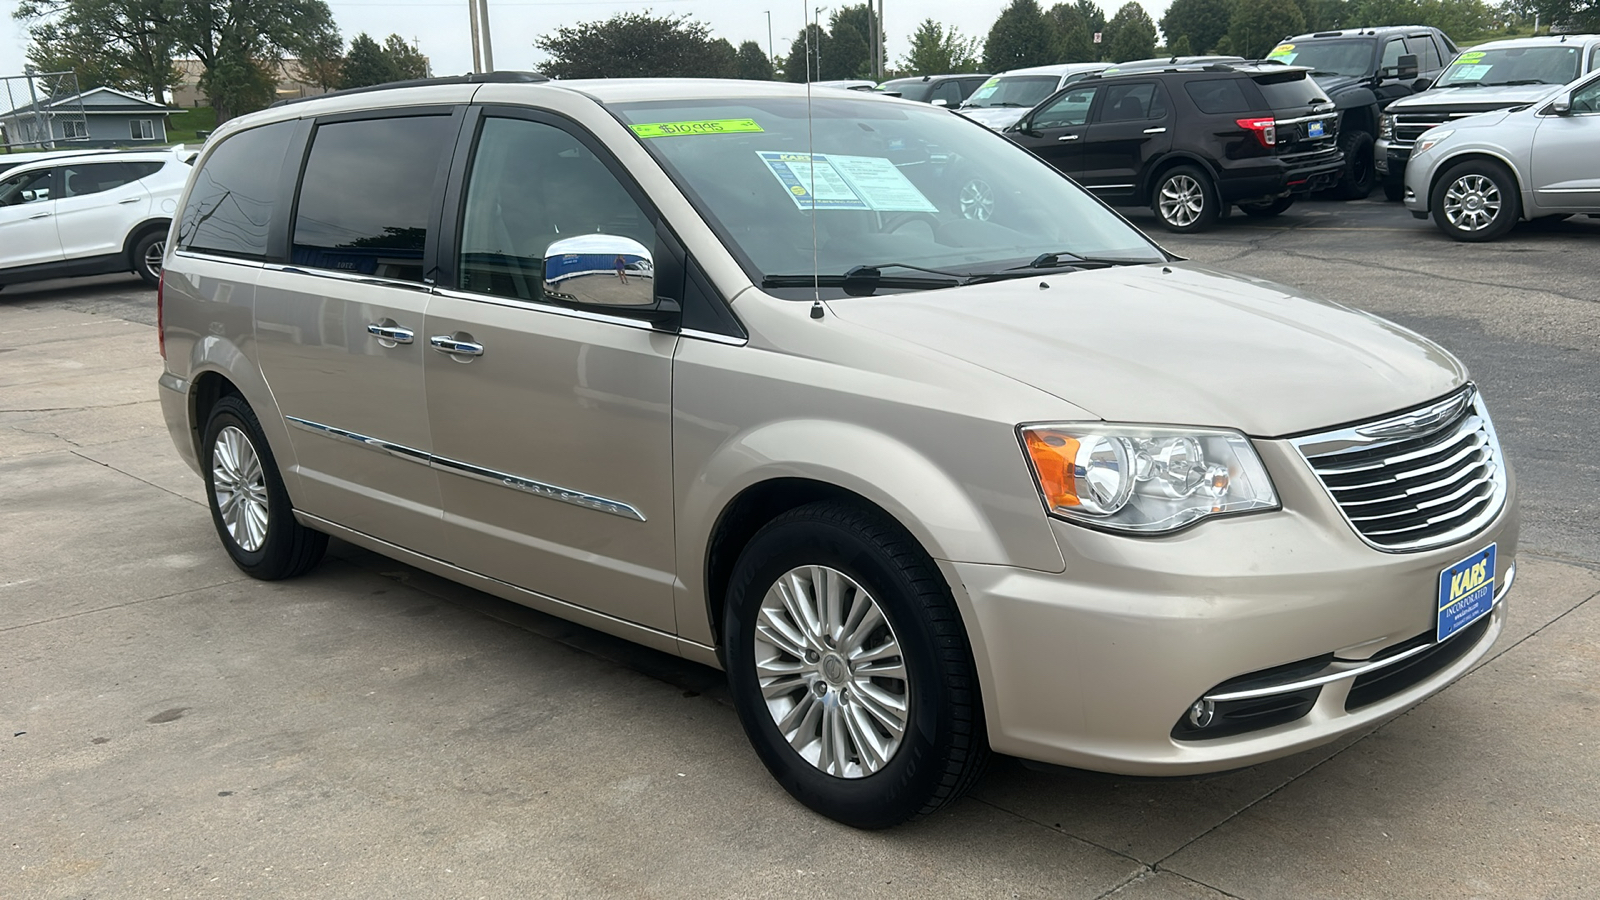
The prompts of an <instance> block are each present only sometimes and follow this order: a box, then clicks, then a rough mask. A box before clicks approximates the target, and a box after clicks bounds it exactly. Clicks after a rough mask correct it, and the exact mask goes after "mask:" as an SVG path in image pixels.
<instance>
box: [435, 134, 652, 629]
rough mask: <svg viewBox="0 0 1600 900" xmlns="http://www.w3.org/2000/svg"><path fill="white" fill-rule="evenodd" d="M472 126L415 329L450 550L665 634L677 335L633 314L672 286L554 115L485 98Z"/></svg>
mask: <svg viewBox="0 0 1600 900" xmlns="http://www.w3.org/2000/svg"><path fill="white" fill-rule="evenodd" d="M468 127H469V128H471V127H473V126H471V125H469V126H468ZM477 131H478V134H477V136H476V138H475V147H474V149H473V151H472V154H471V162H470V165H469V167H468V169H467V171H466V173H465V175H464V186H463V191H462V193H463V195H464V199H463V203H462V205H461V207H460V208H461V210H462V214H461V221H460V223H459V226H458V227H457V228H455V229H452V231H451V235H452V238H453V239H454V240H455V242H456V244H457V246H456V249H455V251H454V252H453V254H452V255H451V257H450V258H452V259H453V260H454V261H455V267H454V273H455V274H454V283H455V286H454V288H453V289H443V288H441V290H440V291H439V292H438V294H437V295H436V296H435V297H434V299H433V301H432V303H431V305H430V306H429V307H428V320H427V327H426V335H427V339H428V340H429V341H430V342H431V346H430V347H429V349H428V350H427V351H426V355H427V359H426V362H425V363H424V365H425V368H426V371H427V382H428V386H427V392H428V418H429V420H430V421H431V422H432V427H433V448H434V465H435V467H436V469H437V471H438V472H439V479H440V481H439V486H440V490H441V492H442V494H443V497H444V511H445V518H446V520H447V522H448V523H449V525H450V535H451V541H452V543H451V547H450V556H449V559H450V560H451V561H452V562H454V563H456V564H457V565H460V566H462V567H464V568H467V569H470V570H472V571H475V572H479V573H482V574H484V575H488V576H491V577H493V578H497V579H500V580H502V581H506V582H510V583H512V584H515V585H518V586H520V587H524V588H528V589H531V590H534V591H537V592H539V593H541V594H544V595H546V596H549V597H554V598H556V599H558V600H562V601H565V602H567V603H571V604H575V605H577V606H582V607H585V608H588V609H592V610H596V611H599V612H602V613H605V614H607V615H611V616H615V617H617V618H619V619H624V620H626V621H629V622H635V623H638V624H641V625H645V626H647V627H650V628H654V629H656V630H659V631H663V632H669V633H670V632H674V631H675V630H676V624H677V623H676V617H675V615H674V613H673V598H672V583H673V577H674V574H673V573H674V571H675V568H674V562H673V560H674V552H673V551H674V547H673V503H672V497H673V494H672V354H673V350H674V348H675V346H676V344H677V335H676V334H673V333H668V332H665V331H660V330H656V329H654V328H652V327H651V326H650V325H649V323H648V322H646V321H644V320H643V319H640V318H638V317H636V316H634V315H632V314H631V313H630V312H629V310H628V307H629V306H634V307H637V306H640V305H645V304H649V303H652V302H653V301H654V298H655V296H656V295H658V294H668V295H670V294H674V293H680V294H681V285H680V286H677V287H669V286H667V285H665V284H662V285H656V284H655V277H654V276H655V274H656V272H655V267H654V265H653V258H654V256H655V255H657V254H655V253H654V250H653V248H654V245H655V228H656V226H655V223H654V216H653V214H652V213H650V212H647V211H646V204H645V203H644V201H643V195H642V194H640V193H638V192H637V190H636V188H632V187H625V186H624V181H623V180H622V179H621V178H620V177H619V175H618V172H620V169H619V168H617V167H616V165H615V164H614V162H613V161H612V160H611V159H610V158H609V157H608V156H604V155H602V154H601V152H600V150H599V148H598V147H597V146H596V145H595V144H594V143H593V141H592V139H589V138H587V137H586V136H585V137H579V136H578V135H576V134H574V133H573V132H572V131H569V130H568V129H567V128H566V127H565V126H563V125H562V124H561V123H560V120H558V119H555V118H547V117H541V116H540V115H539V114H537V113H526V112H523V113H519V112H516V111H503V112H494V111H490V112H488V113H486V114H485V115H484V116H483V117H482V119H481V122H480V123H479V125H478V127H477ZM628 184H629V185H631V181H630V182H628ZM547 256H550V257H551V259H550V260H549V261H548V264H547V260H546V257H547ZM421 340H422V338H421V337H420V336H419V342H420V341H421Z"/></svg>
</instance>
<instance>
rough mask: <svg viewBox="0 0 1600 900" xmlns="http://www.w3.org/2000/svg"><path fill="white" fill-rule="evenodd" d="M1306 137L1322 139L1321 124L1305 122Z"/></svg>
mask: <svg viewBox="0 0 1600 900" xmlns="http://www.w3.org/2000/svg"><path fill="white" fill-rule="evenodd" d="M1306 137H1314V138H1319V137H1322V123H1321V122H1307V123H1306Z"/></svg>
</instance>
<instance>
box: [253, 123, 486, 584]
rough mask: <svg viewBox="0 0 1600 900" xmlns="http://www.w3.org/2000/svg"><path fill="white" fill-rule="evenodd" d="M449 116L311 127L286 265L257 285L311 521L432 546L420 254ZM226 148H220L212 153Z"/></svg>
mask: <svg viewBox="0 0 1600 900" xmlns="http://www.w3.org/2000/svg"><path fill="white" fill-rule="evenodd" d="M458 129H459V115H457V116H451V115H448V114H413V115H407V114H406V111H404V110H390V111H386V112H384V113H383V114H381V115H375V116H372V117H368V118H361V119H355V120H348V119H347V120H344V121H332V122H323V123H319V124H318V125H317V127H316V129H315V130H314V131H313V132H312V134H311V151H310V153H309V155H308V156H307V157H306V162H305V168H304V174H303V176H302V177H301V180H300V185H299V198H298V203H297V204H296V206H295V220H294V232H293V236H292V238H291V245H290V252H289V263H288V264H287V265H276V264H274V265H268V266H267V267H266V268H265V269H264V270H263V271H262V273H261V277H260V280H259V281H258V282H257V287H256V310H257V313H256V339H257V341H258V342H259V346H260V358H261V369H262V371H263V373H265V375H266V378H267V382H268V384H269V385H270V386H271V388H272V393H273V396H274V397H275V398H276V399H277V401H278V407H279V409H280V410H281V411H282V412H283V415H284V417H285V419H286V420H287V424H288V426H289V429H288V431H289V436H290V440H291V442H292V443H293V446H294V457H295V466H296V470H297V471H298V473H299V474H300V476H301V484H302V493H303V496H302V497H301V498H299V502H298V504H297V505H298V506H299V507H300V508H301V509H302V510H304V511H305V512H308V513H310V514H312V515H315V516H321V517H323V518H326V519H329V520H331V521H333V522H335V523H337V524H340V525H343V526H345V527H348V528H353V529H355V530H356V531H360V532H363V533H365V534H369V535H372V536H373V537H377V538H380V539H382V540H385V541H388V542H390V543H393V544H398V545H400V546H402V547H406V548H409V549H412V550H416V551H418V552H421V553H425V554H428V555H431V556H442V555H443V551H444V538H443V522H442V519H443V513H442V511H441V504H440V500H439V488H438V477H437V476H436V475H435V473H434V470H433V469H432V468H431V467H430V465H429V462H430V459H429V458H430V455H431V452H432V446H431V441H432V438H431V435H430V431H429V426H428V408H427V402H426V400H425V395H424V382H423V363H424V360H425V359H426V356H427V355H428V354H430V353H431V352H432V351H430V350H428V341H427V337H426V334H425V332H424V321H425V320H424V315H425V313H426V310H427V305H428V299H429V285H428V284H427V283H426V281H425V274H426V272H425V268H424V264H425V254H426V252H427V247H428V242H429V238H430V231H429V229H430V226H431V222H432V221H433V218H434V211H435V210H437V209H438V207H439V204H440V202H441V200H440V192H441V191H442V189H443V183H444V177H445V176H446V175H447V174H448V165H449V163H448V161H449V155H450V152H451V149H452V148H453V147H454V144H455V136H456V132H457V131H458ZM224 146H226V145H224Z"/></svg>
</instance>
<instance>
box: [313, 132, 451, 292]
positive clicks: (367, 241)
mask: <svg viewBox="0 0 1600 900" xmlns="http://www.w3.org/2000/svg"><path fill="white" fill-rule="evenodd" d="M452 124H453V120H452V119H451V118H450V117H449V116H443V115H437V116H403V117H396V118H388V119H361V120H357V121H354V122H334V123H330V124H325V125H320V126H318V128H317V130H316V132H315V134H313V135H312V138H311V153H310V155H309V156H308V157H307V158H306V168H305V174H304V175H303V176H302V177H301V179H300V195H299V202H298V203H297V204H296V206H295V210H296V211H295V220H294V240H293V243H292V245H291V250H290V259H291V260H292V261H293V262H294V263H295V264H296V265H302V266H309V267H312V268H317V269H334V270H337V271H341V272H351V273H355V274H360V275H371V276H374V277H377V278H394V279H398V280H401V281H422V280H423V270H422V253H423V248H424V247H425V246H426V243H427V238H428V218H429V213H430V212H431V211H432V208H433V182H434V178H435V175H436V174H437V172H438V170H439V161H440V159H441V158H442V156H443V154H444V152H445V147H446V142H447V139H448V138H449V137H451V136H453V135H452V134H451V130H450V129H451V125H452Z"/></svg>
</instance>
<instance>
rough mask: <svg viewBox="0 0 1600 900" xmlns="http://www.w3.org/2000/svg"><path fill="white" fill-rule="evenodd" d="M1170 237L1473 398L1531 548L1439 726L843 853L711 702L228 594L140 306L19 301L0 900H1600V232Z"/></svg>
mask: <svg viewBox="0 0 1600 900" xmlns="http://www.w3.org/2000/svg"><path fill="white" fill-rule="evenodd" d="M1130 218H1131V219H1133V220H1134V221H1135V222H1136V223H1137V224H1140V225H1141V226H1143V227H1146V228H1151V227H1152V226H1153V225H1154V222H1153V219H1152V218H1151V217H1150V216H1148V215H1147V214H1138V213H1135V214H1131V215H1130ZM1160 239H1161V240H1162V241H1163V243H1164V244H1165V245H1166V246H1168V247H1169V248H1170V249H1172V250H1173V251H1174V252H1177V253H1180V254H1182V255H1185V256H1188V257H1190V258H1192V259H1194V260H1196V261H1198V262H1202V263H1206V264H1210V265H1216V266H1218V267H1221V268H1227V269H1231V270H1234V271H1239V272H1243V273H1246V274H1250V275H1255V276H1258V277H1261V278H1266V279H1271V280H1274V281H1278V282H1282V283H1285V284H1289V285H1293V286H1295V287H1297V288H1301V289H1303V290H1307V291H1310V292H1313V293H1316V294H1319V295H1321V296H1324V297H1327V298H1329V299H1332V300H1335V301H1338V302H1342V303H1345V304H1348V305H1351V306H1354V307H1358V308H1361V309H1365V310H1369V311H1371V312H1374V313H1376V314H1378V315H1382V316H1385V317H1387V318H1390V319H1392V320H1395V321H1397V322H1400V323H1402V324H1404V325H1406V326H1408V327H1411V328H1414V329H1416V330H1417V331H1420V332H1422V333H1424V334H1427V335H1429V336H1430V337H1433V338H1435V339H1437V340H1439V341H1440V342H1441V343H1443V344H1444V345H1445V346H1447V347H1449V348H1450V349H1451V350H1452V351H1454V352H1456V353H1457V354H1458V355H1459V356H1461V358H1462V359H1464V360H1465V361H1466V362H1467V364H1468V365H1469V366H1470V367H1471V369H1472V370H1473V373H1474V376H1475V378H1476V379H1477V381H1478V383H1479V385H1480V387H1481V388H1482V390H1483V392H1484V394H1485V396H1486V397H1487V399H1488V402H1489V405H1490V408H1491V411H1492V412H1493V413H1494V416H1495V420H1496V424H1497V426H1498V429H1499V432H1500V437H1501V440H1502V442H1503V444H1504V445H1505V448H1506V451H1507V453H1508V454H1509V456H1510V457H1511V459H1512V460H1513V463H1514V465H1515V467H1516V470H1517V473H1518V476H1519V479H1520V484H1521V488H1522V499H1523V511H1524V517H1525V525H1524V530H1523V548H1522V555H1521V558H1520V561H1519V566H1518V579H1517V585H1516V587H1515V588H1514V589H1513V591H1512V594H1511V597H1510V603H1511V606H1510V615H1509V622H1508V627H1507V630H1506V633H1505V634H1504V635H1503V636H1502V637H1501V638H1500V640H1499V642H1498V643H1497V644H1496V646H1495V648H1494V650H1493V652H1492V654H1491V655H1490V657H1488V658H1487V659H1486V660H1485V661H1484V662H1483V663H1481V664H1480V665H1479V666H1478V667H1477V668H1476V669H1474V670H1473V671H1472V672H1471V673H1470V674H1468V675H1467V676H1465V677H1464V678H1462V679H1461V680H1460V681H1458V682H1457V683H1456V684H1454V685H1452V686H1451V687H1450V688H1448V689H1447V690H1445V691H1443V692H1441V693H1440V694H1438V695H1436V696H1435V697H1433V698H1431V699H1429V700H1428V701H1426V702H1424V703H1422V704H1420V705H1419V706H1417V707H1416V708H1414V709H1412V710H1411V711H1409V712H1407V713H1406V714H1404V715H1402V716H1400V717H1398V718H1396V719H1394V720H1391V721H1390V722H1388V723H1386V724H1383V725H1381V726H1379V727H1377V728H1374V729H1372V730H1371V731H1369V732H1366V733H1364V734H1359V735H1353V736H1350V737H1347V738H1345V739H1343V740H1340V741H1338V742H1336V743H1334V744H1332V745H1329V746H1327V747H1323V748H1319V749H1317V750H1313V751H1309V752H1306V753H1302V754H1299V755H1296V756H1293V757H1289V758H1286V759H1282V760H1278V761H1275V762H1272V763H1268V764H1265V765H1260V766H1255V767H1251V768H1248V769H1244V770H1240V771H1237V772H1232V773H1226V774H1222V775H1217V776H1211V777H1206V778H1200V779H1191V780H1179V781H1159V780H1141V779H1128V778H1117V777H1111V776H1102V775H1094V774H1090V773H1076V772H1068V771H1061V770H1053V771H1038V770H1035V769H1032V768H1029V767H1026V766H1024V765H1022V764H1020V763H1018V762H1016V761H1013V760H1000V761H998V762H997V764H996V765H995V767H994V769H993V770H992V771H991V773H990V774H989V775H988V776H987V777H986V778H985V779H984V781H983V782H982V783H981V784H980V785H979V786H978V789H977V790H976V791H975V792H974V793H973V795H972V796H970V797H969V798H968V799H966V800H964V801H961V802H959V803H957V804H954V805H952V806H951V807H949V808H948V809H946V810H944V811H942V812H941V813H939V814H937V815H935V816H932V817H929V818H927V819H925V820H921V821H919V822H916V823H913V824H910V825H908V826H905V827H902V828H898V829H894V830H890V831H887V832H875V833H863V832H858V831H854V830H851V829H848V828H844V827H842V826H839V825H836V824H834V823H832V822H829V821H827V820H825V819H821V818H819V817H817V816H815V815H813V814H811V813H810V812H809V811H807V810H806V809H804V808H803V807H800V806H799V805H797V804H795V803H794V802H793V801H791V800H790V799H789V798H788V796H787V795H786V794H784V793H783V792H782V790H781V789H780V788H778V787H777V785H776V784H774V783H773V782H772V781H771V779H770V778H769V777H768V776H767V773H766V772H765V770H764V769H763V768H762V767H761V765H760V763H759V762H758V761H757V760H756V758H755V755H754V753H753V752H752V751H751V750H750V748H749V746H748V745H747V743H746V742H745V739H744V736H743V733H742V731H741V730H740V728H739V725H738V722H737V720H736V718H735V716H734V713H733V711H732V709H731V707H730V705H729V704H728V702H727V697H726V692H725V689H724V688H723V686H722V678H721V675H720V674H719V673H717V672H715V671H712V670H709V669H705V668H703V667H699V666H696V665H692V664H689V663H685V662H683V661H681V660H678V659H675V658H672V657H669V656H666V655H663V654H659V653H654V652H652V651H648V650H643V649H641V648H637V647H634V646H632V645H629V644H626V643H624V642H622V641H618V640H615V639H613V638H610V637H607V636H605V635H601V634H598V633H596V632H592V631H589V630H587V629H584V628H580V627H577V626H574V625H570V624H567V623H565V622H562V621H559V620H556V619H553V618H550V617H547V616H543V615H540V614H538V613H534V612H532V611H530V610H527V609H524V608H521V607H517V606H515V605H512V604H509V603H506V602H504V601H501V600H498V599H496V598H493V597H489V596H486V595H483V594H480V593H477V592H475V591H472V590H469V589H466V588H462V587H460V586H457V585H454V584H451V583H449V582H445V581H442V580H440V579H437V578H434V577H432V576H429V575H427V574H425V573H422V572H419V571H417V570H415V569H411V568H409V567H407V566H404V565H401V564H399V563H395V562H392V561H389V560H387V559H384V558H382V557H379V556H376V555H373V554H370V553H367V552H365V551H361V550H358V549H356V548H353V547H350V546H349V545H344V544H340V543H338V542H335V545H334V548H333V550H332V552H331V554H330V557H329V559H328V561H327V562H326V563H324V564H323V566H321V567H320V568H318V569H317V570H316V571H314V572H313V573H311V574H310V575H308V576H306V577H304V578H301V579H297V580H294V581H289V582H281V583H274V584H266V583H261V582H255V581H251V580H250V579H248V578H245V577H243V576H242V575H241V574H240V573H239V572H238V571H237V570H236V569H235V568H233V566H232V565H231V564H229V563H228V561H227V558H226V557H225V556H224V555H223V553H222V551H221V550H220V548H219V547H218V546H217V543H216V537H215V534H214V532H213V531H212V526H211V523H210V520H209V517H208V516H207V514H206V511H205V508H204V506H203V500H204V495H203V490H202V488H201V485H200V481H199V479H198V478H197V477H196V476H195V475H194V474H193V473H192V472H191V471H190V470H189V469H188V468H187V467H185V466H184V465H183V464H182V463H180V462H178V460H177V458H176V456H175V454H174V452H173V450H172V447H171V443H170V439H169V438H168V436H167V434H166V430H165V427H164V426H163V425H162V423H161V418H160V412H159V408H158V406H157V404H156V401H155V386H154V384H155V377H156V374H157V373H158V372H159V370H160V361H159V359H158V358H157V356H156V354H155V336H154V332H153V328H152V327H151V326H153V324H154V294H153V292H150V291H147V290H144V289H143V288H142V287H141V286H140V285H139V283H138V281H137V280H136V279H134V278H132V277H131V276H128V277H110V276H108V277H103V278H96V279H86V280H79V281H74V282H51V283H46V284H41V285H34V286H13V287H10V288H8V289H6V290H5V291H4V292H3V293H0V729H3V730H0V809H3V810H4V811H5V813H4V815H3V817H0V821H3V822H4V824H3V825H0V836H3V837H4V840H3V841H0V866H3V868H0V897H4V898H8V900H10V898H36V897H37V898H65V897H109V898H138V897H157V896H161V897H201V896H204V897H251V898H257V897H319V898H322V897H361V898H367V897H428V898H455V897H462V898H472V897H494V898H499V897H506V898H512V897H516V898H524V897H569V896H574V897H575V896H581V897H663V898H666V897H806V898H825V897H901V896H904V897H919V898H923V897H945V896H948V897H1002V898H1015V897H1058V898H1096V897H1117V898H1140V900H1144V898H1189V900H1199V898H1208V900H1211V898H1221V897H1237V898H1251V900H1256V898H1294V900H1300V898H1322V897H1327V898H1349V897H1374V898H1378V897H1383V898H1387V897H1399V896H1404V897H1408V898H1409V897H1414V898H1425V897H1441V898H1458V897H1485V898H1490V897H1493V898H1499V897H1510V896H1515V897H1552V898H1568V897H1575V898H1576V897H1592V896H1600V867H1597V863H1600V846H1597V844H1600V768H1597V767H1596V766H1595V764H1594V763H1595V760H1596V758H1597V757H1596V747H1600V690H1597V689H1596V687H1595V683H1596V679H1595V677H1594V674H1595V672H1596V671H1597V669H1600V604H1597V603H1596V602H1595V599H1594V598H1596V597H1597V596H1600V537H1597V535H1596V532H1597V531H1600V529H1597V528H1596V510H1597V509H1600V458H1597V455H1596V454H1595V453H1594V452H1592V450H1591V449H1590V448H1593V447H1596V446H1600V415H1597V413H1596V410H1597V409H1600V340H1597V338H1600V279H1597V278H1595V277H1594V260H1595V259H1596V254H1597V253H1600V221H1596V220H1586V219H1585V220H1574V221H1570V222H1566V223H1560V224H1557V225H1554V226H1546V227H1541V228H1523V229H1519V230H1518V231H1517V232H1515V233H1513V235H1512V236H1511V237H1510V238H1509V239H1508V240H1505V241H1502V242H1499V243H1496V244H1491V245H1487V246H1470V245H1462V244H1456V243H1454V242H1451V241H1449V240H1447V239H1445V238H1444V237H1443V236H1441V235H1439V234H1438V233H1437V232H1436V231H1434V230H1433V228H1432V226H1431V225H1430V224H1428V223H1424V222H1414V221H1413V220H1412V219H1411V218H1410V217H1409V216H1408V215H1406V213H1405V212H1404V211H1403V210H1400V209H1399V208H1398V207H1396V206H1393V205H1389V204H1384V203H1380V202H1377V201H1368V202H1364V203H1353V204H1337V203H1321V202H1316V203H1307V204H1301V205H1297V206H1296V207H1294V208H1292V209H1291V210H1290V211H1289V212H1287V213H1285V214H1284V215H1283V216H1282V217H1280V218H1279V219H1278V220H1275V221H1261V220H1255V219H1249V218H1246V217H1243V216H1241V215H1239V214H1237V213H1236V214H1235V215H1234V216H1232V217H1230V218H1228V219H1225V220H1224V221H1223V222H1221V223H1220V224H1219V227H1218V228H1217V229H1216V230H1214V231H1212V232H1210V233H1207V234H1204V235H1198V236H1193V237H1181V238H1180V237H1173V236H1170V235H1162V236H1161V237H1160Z"/></svg>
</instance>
